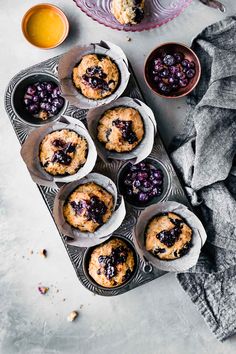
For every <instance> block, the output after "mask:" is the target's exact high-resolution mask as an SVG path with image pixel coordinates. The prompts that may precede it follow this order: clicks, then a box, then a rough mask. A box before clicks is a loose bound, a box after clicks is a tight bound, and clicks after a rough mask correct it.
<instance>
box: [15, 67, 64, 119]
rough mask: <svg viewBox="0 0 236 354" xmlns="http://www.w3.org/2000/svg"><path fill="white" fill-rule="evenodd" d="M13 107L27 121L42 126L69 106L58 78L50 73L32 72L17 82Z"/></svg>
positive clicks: (57, 116)
mask: <svg viewBox="0 0 236 354" xmlns="http://www.w3.org/2000/svg"><path fill="white" fill-rule="evenodd" d="M12 107H13V109H14V111H15V113H16V115H17V116H18V117H19V118H20V119H21V120H23V121H24V122H25V123H27V124H30V125H32V126H41V125H43V124H45V123H50V122H52V121H54V120H56V119H57V118H59V117H60V116H61V114H62V113H63V112H64V111H65V109H66V107H67V101H66V100H65V99H64V98H63V97H62V94H61V90H60V87H59V81H58V79H57V78H56V77H55V76H53V75H51V74H49V73H31V74H29V75H26V76H24V77H23V78H22V79H21V80H20V81H18V82H17V84H16V86H15V88H14V91H13V95H12Z"/></svg>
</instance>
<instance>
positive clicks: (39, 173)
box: [21, 116, 97, 188]
mask: <svg viewBox="0 0 236 354" xmlns="http://www.w3.org/2000/svg"><path fill="white" fill-rule="evenodd" d="M62 129H68V130H72V131H74V132H76V133H77V134H78V135H81V136H83V137H84V138H85V139H86V141H87V144H88V155H87V159H86V162H85V164H84V165H83V166H82V167H81V168H80V169H79V170H78V171H77V172H76V173H75V174H74V175H69V176H53V175H50V174H49V173H48V172H46V171H45V170H44V168H43V166H42V165H41V163H40V160H39V149H40V144H41V142H42V140H43V139H44V137H45V136H46V135H47V134H50V133H52V132H54V131H57V130H62ZM21 156H22V158H23V160H24V162H25V164H26V166H27V168H28V170H29V172H30V175H31V178H32V179H33V181H34V182H35V183H38V184H40V185H42V186H46V187H51V188H57V183H69V182H72V181H74V180H78V179H80V178H83V177H84V176H86V175H87V174H88V173H89V172H91V171H92V169H93V167H94V165H95V163H96V160H97V151H96V147H95V145H94V143H93V141H92V139H91V137H90V135H89V133H88V131H87V129H86V128H85V126H84V124H83V123H82V122H80V121H79V120H77V119H75V118H71V117H67V116H62V117H60V119H59V120H58V121H57V122H55V123H54V122H53V123H49V124H47V125H44V126H43V127H41V128H38V129H35V130H33V131H32V132H31V133H30V134H29V135H28V138H27V139H26V140H25V142H24V144H23V145H22V148H21Z"/></svg>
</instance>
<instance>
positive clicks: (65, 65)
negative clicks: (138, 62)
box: [58, 41, 130, 109]
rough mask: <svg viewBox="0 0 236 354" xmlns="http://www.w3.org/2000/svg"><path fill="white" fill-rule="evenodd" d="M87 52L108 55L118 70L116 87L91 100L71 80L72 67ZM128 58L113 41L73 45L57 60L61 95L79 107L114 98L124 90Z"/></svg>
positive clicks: (89, 106) (99, 103)
mask: <svg viewBox="0 0 236 354" xmlns="http://www.w3.org/2000/svg"><path fill="white" fill-rule="evenodd" d="M87 54H99V55H105V56H108V57H110V58H111V59H112V60H113V61H114V62H115V63H116V65H117V67H118V69H119V72H120V82H119V86H118V88H117V89H116V90H115V91H114V92H113V93H112V94H111V95H110V96H107V97H105V98H103V99H100V100H93V99H89V98H87V97H85V96H83V95H82V94H81V93H80V91H79V90H78V89H77V88H76V87H75V85H74V83H73V80H72V72H73V68H74V67H75V66H76V65H78V64H79V62H80V61H81V60H82V58H83V57H84V56H85V55H87ZM128 66H129V64H128V60H127V58H126V56H125V54H124V52H123V51H122V49H121V48H119V47H118V46H116V45H115V44H113V43H110V42H105V41H101V42H100V43H91V44H90V45H87V46H77V47H73V48H72V49H71V50H69V52H67V53H66V54H64V55H63V56H62V58H61V59H60V61H59V65H58V76H59V80H60V84H61V89H62V92H63V96H64V97H65V98H66V99H67V100H68V101H69V102H70V103H71V104H73V105H75V106H76V107H79V108H84V109H91V108H95V107H98V106H101V105H104V104H107V103H110V102H112V101H114V100H116V99H117V98H118V97H120V96H121V95H122V93H123V92H124V90H125V88H126V86H127V84H128V81H129V77H130V72H129V68H128Z"/></svg>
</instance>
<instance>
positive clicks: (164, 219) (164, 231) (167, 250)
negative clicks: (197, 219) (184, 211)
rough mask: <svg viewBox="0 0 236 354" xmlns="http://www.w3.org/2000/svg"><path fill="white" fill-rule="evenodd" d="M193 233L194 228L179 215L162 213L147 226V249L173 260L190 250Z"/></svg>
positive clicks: (155, 254)
mask: <svg viewBox="0 0 236 354" xmlns="http://www.w3.org/2000/svg"><path fill="white" fill-rule="evenodd" d="M192 234H193V232H192V229H191V228H190V227H189V226H188V225H187V223H186V222H185V221H184V220H183V219H182V218H181V217H180V216H179V215H177V214H174V213H171V212H170V213H164V214H160V215H157V216H155V217H154V218H153V219H152V220H151V221H150V222H149V224H148V226H147V230H146V234H145V238H146V249H147V251H149V252H151V253H152V254H153V255H154V256H156V257H158V258H160V259H162V260H173V259H176V258H179V257H182V256H184V255H185V254H186V253H187V252H188V251H189V249H190V247H191V241H192Z"/></svg>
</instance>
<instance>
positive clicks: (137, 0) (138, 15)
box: [133, 0, 144, 23]
mask: <svg viewBox="0 0 236 354" xmlns="http://www.w3.org/2000/svg"><path fill="white" fill-rule="evenodd" d="M141 3H142V0H133V4H134V7H133V11H134V15H135V16H134V21H135V22H136V23H140V22H141V21H142V19H143V18H144V11H143V9H142V8H141V7H140V5H141Z"/></svg>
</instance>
